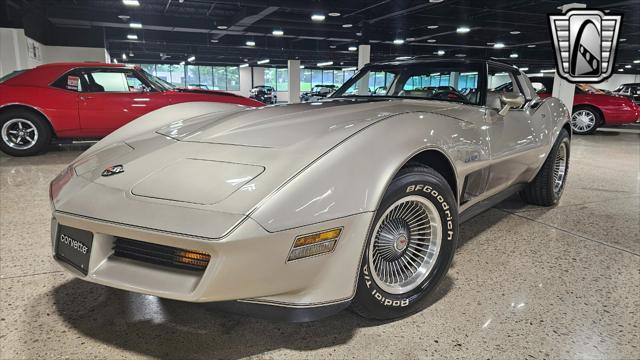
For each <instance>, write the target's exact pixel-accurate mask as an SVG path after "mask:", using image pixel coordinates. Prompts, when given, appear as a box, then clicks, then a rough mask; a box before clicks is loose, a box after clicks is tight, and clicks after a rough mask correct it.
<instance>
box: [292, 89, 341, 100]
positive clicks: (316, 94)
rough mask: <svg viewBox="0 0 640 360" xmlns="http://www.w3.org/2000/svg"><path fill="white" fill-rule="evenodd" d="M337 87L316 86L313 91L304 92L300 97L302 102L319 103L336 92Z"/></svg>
mask: <svg viewBox="0 0 640 360" xmlns="http://www.w3.org/2000/svg"><path fill="white" fill-rule="evenodd" d="M336 89H337V86H335V85H316V86H314V87H313V88H312V89H311V91H307V92H303V93H302V94H301V95H300V101H302V102H307V101H318V100H320V99H323V98H326V97H327V96H329V95H330V94H331V93H332V92H334V91H336Z"/></svg>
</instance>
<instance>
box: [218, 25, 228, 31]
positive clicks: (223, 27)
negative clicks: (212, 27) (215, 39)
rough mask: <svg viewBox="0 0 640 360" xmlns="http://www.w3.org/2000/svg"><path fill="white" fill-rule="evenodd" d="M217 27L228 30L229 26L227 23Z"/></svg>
mask: <svg viewBox="0 0 640 360" xmlns="http://www.w3.org/2000/svg"><path fill="white" fill-rule="evenodd" d="M216 27H217V28H218V29H220V30H227V29H228V28H229V27H228V26H227V25H218V26H216Z"/></svg>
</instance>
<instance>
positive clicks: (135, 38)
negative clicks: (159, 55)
mask: <svg viewBox="0 0 640 360" xmlns="http://www.w3.org/2000/svg"><path fill="white" fill-rule="evenodd" d="M127 39H129V40H138V35H136V34H129V35H127Z"/></svg>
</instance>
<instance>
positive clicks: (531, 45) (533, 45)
mask: <svg viewBox="0 0 640 360" xmlns="http://www.w3.org/2000/svg"><path fill="white" fill-rule="evenodd" d="M527 47H528V48H534V47H536V44H530V45H527Z"/></svg>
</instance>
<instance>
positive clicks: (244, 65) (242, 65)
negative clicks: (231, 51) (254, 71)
mask: <svg viewBox="0 0 640 360" xmlns="http://www.w3.org/2000/svg"><path fill="white" fill-rule="evenodd" d="M248 66H249V64H241V65H240V66H238V67H248Z"/></svg>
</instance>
